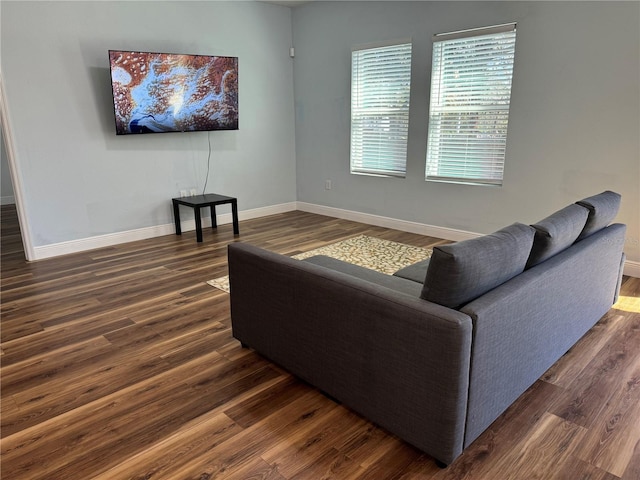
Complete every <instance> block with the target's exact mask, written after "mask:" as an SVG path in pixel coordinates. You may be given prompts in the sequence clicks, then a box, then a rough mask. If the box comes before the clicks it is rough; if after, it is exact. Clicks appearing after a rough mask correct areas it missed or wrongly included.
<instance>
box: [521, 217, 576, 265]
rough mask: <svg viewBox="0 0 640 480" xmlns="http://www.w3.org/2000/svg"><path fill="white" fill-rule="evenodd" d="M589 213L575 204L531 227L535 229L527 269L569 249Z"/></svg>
mask: <svg viewBox="0 0 640 480" xmlns="http://www.w3.org/2000/svg"><path fill="white" fill-rule="evenodd" d="M588 215H589V211H588V210H587V209H586V208H584V207H582V206H580V205H577V204H573V205H569V206H567V207H565V208H563V209H562V210H558V211H557V212H555V213H554V214H552V215H549V216H548V217H547V218H544V219H542V220H540V221H539V222H537V223H535V224H533V225H532V227H533V228H535V229H536V234H535V238H534V240H533V247H532V248H531V254H530V255H529V259H528V260H527V268H531V267H533V266H535V265H537V264H539V263H541V262H544V261H545V260H547V259H548V258H551V257H553V256H554V255H555V254H556V253H560V252H561V251H562V250H564V249H566V248H568V247H570V246H571V245H572V244H573V242H575V241H576V239H577V238H578V235H580V232H581V231H582V229H583V228H584V225H585V223H586V221H587V216H588Z"/></svg>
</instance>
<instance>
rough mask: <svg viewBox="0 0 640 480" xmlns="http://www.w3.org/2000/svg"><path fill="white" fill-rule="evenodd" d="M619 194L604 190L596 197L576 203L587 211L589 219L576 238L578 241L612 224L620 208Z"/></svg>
mask: <svg viewBox="0 0 640 480" xmlns="http://www.w3.org/2000/svg"><path fill="white" fill-rule="evenodd" d="M620 198H621V197H620V194H618V193H615V192H612V191H610V190H606V191H604V192H602V193H599V194H598V195H593V196H592V197H588V198H585V199H583V200H580V201H579V202H576V203H577V204H578V205H582V206H583V207H585V208H586V209H587V210H589V217H588V218H587V223H586V224H585V226H584V229H583V230H582V232H581V233H580V235H579V236H578V240H582V239H583V238H586V237H588V236H589V235H593V234H594V233H596V232H597V231H598V230H602V229H603V228H604V227H606V226H607V225H609V224H610V223H611V222H613V219H614V218H616V215H617V214H618V209H619V208H620Z"/></svg>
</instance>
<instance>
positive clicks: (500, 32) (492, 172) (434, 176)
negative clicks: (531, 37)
mask: <svg viewBox="0 0 640 480" xmlns="http://www.w3.org/2000/svg"><path fill="white" fill-rule="evenodd" d="M515 41H516V28H515V24H508V25H499V26H496V27H488V28H481V29H473V30H465V31H462V32H453V33H446V34H439V35H436V36H435V37H434V38H433V42H434V43H433V64H432V78H431V103H430V107H429V137H428V141H427V168H426V179H427V180H436V181H445V182H461V183H471V184H484V185H502V176H503V170H504V159H505V150H506V144H507V123H508V120H509V103H510V98H511V77H512V74H513V59H514V53H515Z"/></svg>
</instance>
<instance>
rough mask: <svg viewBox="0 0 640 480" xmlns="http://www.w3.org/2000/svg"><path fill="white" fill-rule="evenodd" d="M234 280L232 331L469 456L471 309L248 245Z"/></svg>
mask: <svg viewBox="0 0 640 480" xmlns="http://www.w3.org/2000/svg"><path fill="white" fill-rule="evenodd" d="M229 278H230V284H231V320H232V326H233V335H234V337H236V338H237V339H238V340H240V341H241V342H242V343H244V344H246V345H248V346H250V347H252V348H254V349H255V350H257V351H258V352H259V353H261V354H263V355H264V356H266V357H268V358H269V359H271V360H272V361H274V362H275V363H277V364H279V365H281V366H283V367H284V368H286V369H287V370H289V371H290V372H292V373H293V374H295V375H297V376H298V377H300V378H302V379H304V380H305V381H307V382H309V383H311V384H312V385H314V386H316V387H318V388H319V389H320V390H323V391H325V392H326V393H328V394H329V395H331V396H332V397H334V398H336V399H338V400H340V401H341V402H343V403H344V404H345V405H347V406H348V407H350V408H352V409H353V410H355V411H357V412H359V413H360V414H362V415H363V416H365V417H367V418H368V419H370V420H372V421H373V422H375V423H377V424H379V425H380V426H382V427H383V428H386V429H387V430H389V431H391V432H392V433H394V434H396V435H398V436H399V437H401V438H403V439H405V440H406V441H408V442H409V443H412V444H413V445H415V446H416V447H418V448H420V449H422V450H424V451H426V452H427V453H429V454H431V455H433V456H434V457H435V458H437V459H439V460H440V461H442V462H444V463H450V462H451V461H453V459H455V458H456V457H457V456H458V455H459V454H460V453H461V451H462V445H463V437H464V422H465V417H466V408H467V390H468V381H469V357H470V350H471V319H470V318H469V317H468V316H467V315H465V314H463V313H461V312H458V311H455V310H451V309H448V308H445V307H442V306H440V305H436V304H433V303H430V302H427V301H425V300H421V299H419V298H416V297H414V296H412V295H407V294H404V293H400V292H397V291H394V290H392V289H389V288H387V287H384V286H381V285H376V284H374V283H371V282H368V281H366V280H363V279H359V278H356V277H353V276H350V275H347V274H345V273H341V272H336V271H333V270H330V269H327V268H324V267H322V266H318V265H313V264H310V263H309V262H301V261H298V260H294V259H291V258H288V257H285V256H283V255H278V254H275V253H272V252H268V251H266V250H262V249H259V248H257V247H254V246H251V245H247V244H241V243H235V244H231V245H229Z"/></svg>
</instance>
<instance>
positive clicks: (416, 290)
mask: <svg viewBox="0 0 640 480" xmlns="http://www.w3.org/2000/svg"><path fill="white" fill-rule="evenodd" d="M302 261H303V262H307V263H312V264H314V265H320V266H321V267H325V268H328V269H330V270H333V271H335V272H341V273H345V274H347V275H351V276H352V277H357V278H359V279H361V280H366V281H368V282H371V283H375V284H377V285H380V286H383V287H387V288H390V289H392V290H395V291H397V292H402V293H406V294H408V295H411V296H412V297H419V296H420V291H421V290H422V285H421V284H420V283H416V282H412V281H410V280H407V279H406V278H399V277H394V276H393V275H385V274H384V273H380V272H377V271H376V270H371V269H369V268H365V267H361V266H360V265H354V264H352V263H348V262H343V261H342V260H338V259H335V258H332V257H328V256H326V255H315V256H313V257H309V258H305V259H304V260H302Z"/></svg>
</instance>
